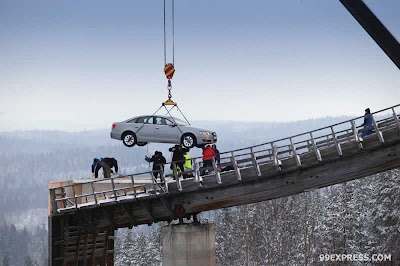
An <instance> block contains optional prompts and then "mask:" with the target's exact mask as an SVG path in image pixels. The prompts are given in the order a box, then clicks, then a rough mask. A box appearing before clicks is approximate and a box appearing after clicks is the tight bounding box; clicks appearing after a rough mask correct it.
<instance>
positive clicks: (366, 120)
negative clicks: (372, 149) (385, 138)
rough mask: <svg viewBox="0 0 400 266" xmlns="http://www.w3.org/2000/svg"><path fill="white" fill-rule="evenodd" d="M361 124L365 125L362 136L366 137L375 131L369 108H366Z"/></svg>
mask: <svg viewBox="0 0 400 266" xmlns="http://www.w3.org/2000/svg"><path fill="white" fill-rule="evenodd" d="M361 126H363V127H364V129H363V131H362V133H361V137H365V136H368V135H371V134H372V133H374V131H373V129H372V114H371V111H370V110H369V108H367V109H365V115H364V123H363V124H362V125H361Z"/></svg>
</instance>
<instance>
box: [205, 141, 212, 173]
mask: <svg viewBox="0 0 400 266" xmlns="http://www.w3.org/2000/svg"><path fill="white" fill-rule="evenodd" d="M213 157H214V159H215V152H214V150H213V149H212V148H211V147H210V146H209V145H207V146H205V147H204V149H203V167H204V168H206V167H210V166H212V158H213ZM206 170H207V169H205V170H204V171H203V174H204V173H205V171H206Z"/></svg>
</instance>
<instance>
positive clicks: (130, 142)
mask: <svg viewBox="0 0 400 266" xmlns="http://www.w3.org/2000/svg"><path fill="white" fill-rule="evenodd" d="M122 142H123V143H124V145H125V146H126V147H133V146H135V144H136V136H135V134H134V133H133V132H125V133H124V134H123V135H122Z"/></svg>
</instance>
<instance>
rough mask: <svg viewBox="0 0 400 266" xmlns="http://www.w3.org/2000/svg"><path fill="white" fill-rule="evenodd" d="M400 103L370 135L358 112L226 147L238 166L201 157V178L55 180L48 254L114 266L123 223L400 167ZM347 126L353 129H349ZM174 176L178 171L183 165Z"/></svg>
mask: <svg viewBox="0 0 400 266" xmlns="http://www.w3.org/2000/svg"><path fill="white" fill-rule="evenodd" d="M397 107H399V105H398V106H394V107H391V108H388V109H385V110H382V111H380V112H384V111H388V110H389V111H391V114H390V116H389V117H388V118H385V119H381V120H379V121H375V120H373V130H374V133H373V134H371V135H369V136H366V137H364V138H363V139H362V138H360V136H359V132H358V131H359V130H358V129H357V128H356V126H355V124H356V121H358V120H360V119H362V118H356V119H353V120H350V121H346V122H343V123H339V124H336V125H332V126H330V127H327V128H323V129H318V130H315V131H311V132H307V133H304V134H299V135H296V136H292V137H289V138H285V139H282V140H278V141H274V142H269V143H266V144H261V145H257V146H253V147H249V148H246V149H241V150H236V151H232V152H228V153H223V154H222V157H223V163H222V165H223V166H224V165H229V164H230V165H232V166H233V168H234V170H231V171H226V172H220V171H219V170H218V168H217V167H216V165H215V162H214V164H213V166H214V167H213V169H212V170H213V173H212V174H211V175H206V176H201V175H200V170H201V168H200V167H199V160H198V159H196V158H195V159H193V164H194V169H193V171H192V173H193V175H194V177H193V178H189V179H185V180H182V179H180V178H177V179H176V180H170V181H168V176H164V175H163V174H162V182H159V183H157V182H156V180H155V179H154V178H152V179H150V180H151V181H152V182H151V183H150V184H148V185H145V184H140V185H138V184H135V177H136V176H145V175H148V176H152V173H151V172H149V173H142V174H137V175H132V176H127V177H124V178H119V179H118V178H115V179H111V180H106V181H104V180H103V181H100V180H92V181H88V182H86V183H85V182H84V183H82V182H80V183H79V184H74V182H69V183H68V184H62V185H60V184H58V185H57V187H50V189H49V191H50V203H51V204H50V205H49V206H50V210H49V213H50V216H49V245H51V246H50V254H49V256H50V257H51V260H52V261H53V265H55V264H54V263H56V262H57V261H59V262H62V263H63V265H68V264H71V265H72V264H74V263H75V262H76V261H77V260H78V261H85V262H86V261H87V260H89V259H90V260H91V261H92V262H93V263H95V262H96V263H97V262H98V263H100V264H102V263H106V262H108V264H109V265H110V263H112V261H111V260H112V258H111V257H112V256H111V255H107V254H112V246H113V243H112V241H113V232H114V230H115V229H117V228H121V227H129V228H131V227H132V226H136V225H140V224H151V223H155V222H158V221H171V220H173V219H176V218H178V216H187V217H189V216H190V215H193V214H196V213H198V212H201V211H208V210H214V209H219V208H224V207H230V206H237V205H242V204H249V203H255V202H261V201H265V200H270V199H274V198H279V197H284V196H288V195H293V194H296V193H300V192H303V191H307V190H310V189H316V188H321V187H325V186H330V185H333V184H338V183H342V182H346V181H350V180H353V179H356V178H361V177H365V176H369V175H372V174H376V173H379V172H382V171H387V170H389V169H392V168H396V167H400V123H399V117H398V115H397V114H396V112H395V108H397ZM344 125H347V126H348V127H349V128H350V129H347V128H345V129H343V128H344ZM339 128H340V129H339ZM335 129H337V132H336V131H335ZM224 155H225V156H224ZM166 169H169V168H168V167H166ZM174 175H175V176H176V177H177V176H178V175H177V172H174ZM117 180H120V181H119V182H117ZM122 180H124V182H122ZM136 180H137V179H136ZM101 182H103V184H104V183H106V184H108V187H107V189H104V185H103V187H101V186H100V184H101ZM121 183H124V184H125V185H121ZM165 184H166V186H165ZM83 186H86V188H85V187H83ZM77 191H79V192H77ZM85 191H86V192H85ZM70 228H73V230H75V231H71V230H70ZM82 232H83V233H82ZM81 236H82V237H81ZM96 236H98V238H97V240H96ZM88 242H89V243H90V245H89V246H88ZM93 243H94V244H93ZM92 254H93V256H92ZM60 265H62V264H60Z"/></svg>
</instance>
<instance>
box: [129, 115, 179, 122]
mask: <svg viewBox="0 0 400 266" xmlns="http://www.w3.org/2000/svg"><path fill="white" fill-rule="evenodd" d="M146 116H152V115H138V116H135V117H131V118H129V119H126V120H125V121H129V120H132V119H135V118H139V117H146ZM153 117H162V118H169V119H171V116H169V115H153ZM173 118H174V119H177V118H176V117H174V116H173Z"/></svg>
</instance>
